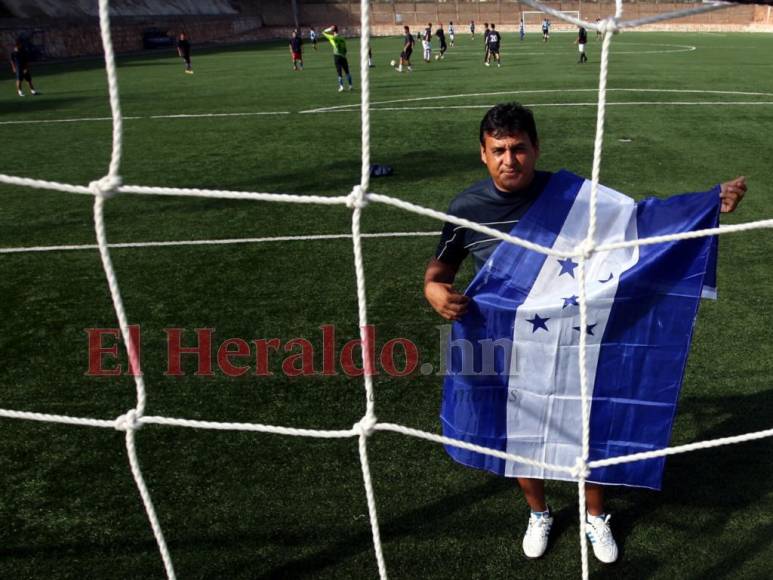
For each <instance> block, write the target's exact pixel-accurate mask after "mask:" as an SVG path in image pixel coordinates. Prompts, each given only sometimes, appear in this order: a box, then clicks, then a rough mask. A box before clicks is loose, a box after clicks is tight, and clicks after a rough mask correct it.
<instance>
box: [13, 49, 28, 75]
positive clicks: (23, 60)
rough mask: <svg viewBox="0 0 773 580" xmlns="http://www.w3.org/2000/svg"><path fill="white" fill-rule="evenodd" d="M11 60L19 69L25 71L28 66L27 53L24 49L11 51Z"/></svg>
mask: <svg viewBox="0 0 773 580" xmlns="http://www.w3.org/2000/svg"><path fill="white" fill-rule="evenodd" d="M11 62H13V66H15V67H16V70H17V71H24V70H26V68H27V54H26V53H25V52H24V51H23V50H14V51H12V52H11Z"/></svg>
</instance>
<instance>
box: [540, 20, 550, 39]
mask: <svg viewBox="0 0 773 580" xmlns="http://www.w3.org/2000/svg"><path fill="white" fill-rule="evenodd" d="M549 39H550V20H548V19H547V18H545V19H543V20H542V41H543V42H547V41H548V40H549Z"/></svg>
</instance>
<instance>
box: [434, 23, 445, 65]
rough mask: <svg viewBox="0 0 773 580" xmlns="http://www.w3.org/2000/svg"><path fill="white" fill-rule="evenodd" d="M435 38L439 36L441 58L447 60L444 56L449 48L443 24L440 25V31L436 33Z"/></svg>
mask: <svg viewBox="0 0 773 580" xmlns="http://www.w3.org/2000/svg"><path fill="white" fill-rule="evenodd" d="M435 36H437V37H438V40H439V41H440V58H441V59H442V58H445V57H444V56H443V55H444V54H445V52H446V51H447V50H448V46H447V45H446V33H445V31H444V30H443V23H442V22H441V23H440V24H438V29H437V30H436V31H435Z"/></svg>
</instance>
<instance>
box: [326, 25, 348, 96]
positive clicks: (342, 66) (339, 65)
mask: <svg viewBox="0 0 773 580" xmlns="http://www.w3.org/2000/svg"><path fill="white" fill-rule="evenodd" d="M322 36H324V37H325V38H327V39H328V40H329V41H330V44H332V45H333V62H335V65H336V72H337V73H338V92H339V93H340V92H341V91H343V90H344V76H343V75H344V73H346V80H347V81H349V90H350V91H351V90H352V75H351V74H349V61H348V60H346V41H345V40H344V39H343V38H341V37H340V36H338V27H337V26H335V25H333V26H329V27H328V28H325V30H323V31H322Z"/></svg>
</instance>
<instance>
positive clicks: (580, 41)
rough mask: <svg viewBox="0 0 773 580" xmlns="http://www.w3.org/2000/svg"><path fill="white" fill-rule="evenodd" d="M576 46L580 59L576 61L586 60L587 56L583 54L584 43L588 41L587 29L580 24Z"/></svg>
mask: <svg viewBox="0 0 773 580" xmlns="http://www.w3.org/2000/svg"><path fill="white" fill-rule="evenodd" d="M576 43H577V48H578V50H579V51H580V60H578V61H577V63H578V64H579V63H583V62H588V57H587V55H586V54H585V45H586V44H587V43H588V31H587V30H585V28H583V27H582V26H580V30H579V32H578V33H577V40H576Z"/></svg>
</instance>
